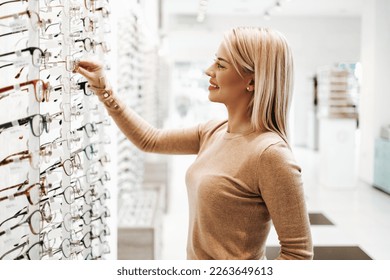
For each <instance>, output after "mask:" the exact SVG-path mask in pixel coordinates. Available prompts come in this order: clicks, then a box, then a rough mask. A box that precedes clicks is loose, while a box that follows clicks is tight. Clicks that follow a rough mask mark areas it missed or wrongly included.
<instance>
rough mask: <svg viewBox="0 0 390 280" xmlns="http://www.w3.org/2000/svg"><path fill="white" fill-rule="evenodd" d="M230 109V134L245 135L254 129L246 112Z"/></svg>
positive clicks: (228, 130) (228, 129)
mask: <svg viewBox="0 0 390 280" xmlns="http://www.w3.org/2000/svg"><path fill="white" fill-rule="evenodd" d="M227 109H228V128H227V132H229V133H244V132H247V131H250V130H251V129H252V125H251V118H250V116H249V114H248V113H247V111H246V110H239V109H238V108H237V107H235V108H230V109H229V108H227Z"/></svg>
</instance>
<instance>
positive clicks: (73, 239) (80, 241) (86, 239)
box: [70, 230, 92, 248]
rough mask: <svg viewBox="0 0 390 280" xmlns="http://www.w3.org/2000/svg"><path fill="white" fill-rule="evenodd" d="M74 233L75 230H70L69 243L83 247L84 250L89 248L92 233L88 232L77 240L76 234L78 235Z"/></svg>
mask: <svg viewBox="0 0 390 280" xmlns="http://www.w3.org/2000/svg"><path fill="white" fill-rule="evenodd" d="M80 232H81V231H79V232H76V231H75V230H72V231H71V233H70V235H71V241H70V243H71V244H72V245H81V244H82V245H83V246H84V248H88V247H90V246H91V239H92V233H91V232H90V231H88V232H87V233H86V234H84V236H83V237H82V238H78V234H79V233H80Z"/></svg>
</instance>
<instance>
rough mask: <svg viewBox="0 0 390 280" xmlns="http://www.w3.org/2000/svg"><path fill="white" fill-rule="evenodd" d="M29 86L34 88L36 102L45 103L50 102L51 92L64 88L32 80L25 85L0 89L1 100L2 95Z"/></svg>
mask: <svg viewBox="0 0 390 280" xmlns="http://www.w3.org/2000/svg"><path fill="white" fill-rule="evenodd" d="M28 85H33V86H34V95H35V100H36V101H37V102H45V101H46V102H48V101H49V97H50V92H51V91H59V90H62V86H59V87H55V88H53V87H51V86H50V83H49V82H44V81H42V80H40V79H37V80H30V81H27V82H24V83H20V84H18V85H12V86H7V87H3V88H0V99H1V98H2V97H1V95H2V94H3V93H5V92H7V91H11V90H18V89H19V88H21V87H26V86H28Z"/></svg>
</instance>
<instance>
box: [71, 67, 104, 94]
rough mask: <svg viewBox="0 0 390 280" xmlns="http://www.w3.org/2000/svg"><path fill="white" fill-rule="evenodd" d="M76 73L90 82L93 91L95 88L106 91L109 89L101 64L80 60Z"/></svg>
mask: <svg viewBox="0 0 390 280" xmlns="http://www.w3.org/2000/svg"><path fill="white" fill-rule="evenodd" d="M74 72H75V73H79V74H81V75H83V76H84V77H85V78H86V79H87V80H88V84H89V85H90V86H91V87H92V90H93V89H94V88H95V89H105V88H106V87H107V80H106V75H105V73H104V69H103V65H102V64H100V63H99V62H96V61H92V60H80V61H79V63H78V64H77V66H76V68H75V70H74Z"/></svg>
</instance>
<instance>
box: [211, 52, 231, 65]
mask: <svg viewBox="0 0 390 280" xmlns="http://www.w3.org/2000/svg"><path fill="white" fill-rule="evenodd" d="M215 56H216V58H217V59H218V60H222V61H224V62H226V63H229V64H230V62H229V61H228V60H227V59H224V58H222V57H218V56H217V54H215Z"/></svg>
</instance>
